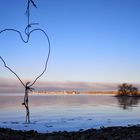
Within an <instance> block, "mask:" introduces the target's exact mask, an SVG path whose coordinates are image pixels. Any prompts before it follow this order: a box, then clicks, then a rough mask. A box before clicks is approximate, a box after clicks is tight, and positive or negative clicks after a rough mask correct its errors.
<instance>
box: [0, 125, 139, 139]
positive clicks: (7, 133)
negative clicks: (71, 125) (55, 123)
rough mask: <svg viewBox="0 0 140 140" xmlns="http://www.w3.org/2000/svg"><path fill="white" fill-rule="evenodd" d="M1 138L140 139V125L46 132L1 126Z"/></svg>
mask: <svg viewBox="0 0 140 140" xmlns="http://www.w3.org/2000/svg"><path fill="white" fill-rule="evenodd" d="M0 140H140V125H137V126H128V127H121V126H120V127H107V128H100V129H89V130H85V131H82V130H81V131H78V132H66V131H64V132H53V133H46V134H41V133H37V131H34V130H31V131H17V130H12V129H7V128H0Z"/></svg>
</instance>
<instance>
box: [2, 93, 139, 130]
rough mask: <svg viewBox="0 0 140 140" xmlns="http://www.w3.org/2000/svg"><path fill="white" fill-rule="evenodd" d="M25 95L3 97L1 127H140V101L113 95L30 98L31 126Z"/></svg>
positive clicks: (49, 128) (54, 128) (32, 96)
mask: <svg viewBox="0 0 140 140" xmlns="http://www.w3.org/2000/svg"><path fill="white" fill-rule="evenodd" d="M22 102H23V94H0V126H1V127H10V128H14V129H25V130H29V129H35V130H38V131H40V132H46V131H58V130H68V131H72V130H79V129H88V128H99V127H101V126H117V125H128V124H140V117H139V116H140V101H139V99H138V98H125V99H124V98H116V97H114V96H113V95H79V94H78V95H30V97H29V106H30V114H31V115H30V117H31V124H29V125H27V124H24V121H25V108H24V106H22V105H21V103H22Z"/></svg>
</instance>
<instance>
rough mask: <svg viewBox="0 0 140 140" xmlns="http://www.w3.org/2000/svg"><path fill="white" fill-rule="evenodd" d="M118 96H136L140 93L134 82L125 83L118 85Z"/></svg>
mask: <svg viewBox="0 0 140 140" xmlns="http://www.w3.org/2000/svg"><path fill="white" fill-rule="evenodd" d="M117 96H130V97H133V96H134V97H136V96H140V94H139V90H138V88H137V87H135V86H133V85H132V84H127V83H123V84H121V85H119V86H118V92H117Z"/></svg>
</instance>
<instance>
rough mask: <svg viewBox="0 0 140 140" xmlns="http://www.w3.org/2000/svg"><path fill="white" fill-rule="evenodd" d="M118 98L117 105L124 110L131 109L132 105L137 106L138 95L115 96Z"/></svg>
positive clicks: (139, 98) (139, 99)
mask: <svg viewBox="0 0 140 140" xmlns="http://www.w3.org/2000/svg"><path fill="white" fill-rule="evenodd" d="M116 98H117V99H118V103H119V107H120V108H122V109H124V110H129V109H133V107H134V106H138V104H139V101H140V97H128V96H116Z"/></svg>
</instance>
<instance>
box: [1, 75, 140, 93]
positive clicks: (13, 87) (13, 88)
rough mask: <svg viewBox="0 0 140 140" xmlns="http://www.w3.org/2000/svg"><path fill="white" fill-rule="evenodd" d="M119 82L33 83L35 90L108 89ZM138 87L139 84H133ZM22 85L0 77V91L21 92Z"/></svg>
mask: <svg viewBox="0 0 140 140" xmlns="http://www.w3.org/2000/svg"><path fill="white" fill-rule="evenodd" d="M118 84H119V83H95V82H72V81H66V82H58V81H49V82H45V81H44V82H43V81H39V82H37V83H36V84H35V85H34V88H35V90H36V91H64V90H65V91H73V90H76V91H110V90H117V86H118ZM134 85H135V86H136V87H138V88H140V84H134ZM23 92H24V88H23V86H22V85H21V84H20V83H19V82H18V81H17V80H12V79H5V78H0V93H23Z"/></svg>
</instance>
